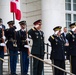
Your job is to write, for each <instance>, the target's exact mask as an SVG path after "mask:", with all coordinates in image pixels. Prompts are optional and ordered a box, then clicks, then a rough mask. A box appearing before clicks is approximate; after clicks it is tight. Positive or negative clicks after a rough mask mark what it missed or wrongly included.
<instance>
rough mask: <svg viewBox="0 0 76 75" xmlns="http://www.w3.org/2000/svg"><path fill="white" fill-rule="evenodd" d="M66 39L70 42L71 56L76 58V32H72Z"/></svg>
mask: <svg viewBox="0 0 76 75" xmlns="http://www.w3.org/2000/svg"><path fill="white" fill-rule="evenodd" d="M66 38H67V39H68V41H69V54H70V55H73V56H76V34H74V32H72V31H70V32H69V33H68V34H67V36H66Z"/></svg>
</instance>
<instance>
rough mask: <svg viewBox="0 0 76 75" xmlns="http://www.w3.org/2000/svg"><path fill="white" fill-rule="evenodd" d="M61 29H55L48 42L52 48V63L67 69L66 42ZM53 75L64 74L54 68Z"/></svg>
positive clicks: (58, 27)
mask: <svg viewBox="0 0 76 75" xmlns="http://www.w3.org/2000/svg"><path fill="white" fill-rule="evenodd" d="M61 28H62V27H61V26H56V27H55V28H53V30H54V34H53V35H52V36H50V37H49V39H48V40H49V42H50V43H51V47H52V51H51V56H50V59H51V60H52V63H53V64H54V65H56V66H58V67H60V68H63V69H65V55H64V40H63V37H62V36H61ZM53 75H64V72H63V71H60V70H58V69H56V68H54V67H53Z"/></svg>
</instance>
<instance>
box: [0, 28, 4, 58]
mask: <svg viewBox="0 0 76 75" xmlns="http://www.w3.org/2000/svg"><path fill="white" fill-rule="evenodd" d="M0 43H2V29H0ZM0 57H1V58H4V47H3V46H0Z"/></svg>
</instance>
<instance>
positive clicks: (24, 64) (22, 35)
mask: <svg viewBox="0 0 76 75" xmlns="http://www.w3.org/2000/svg"><path fill="white" fill-rule="evenodd" d="M19 24H20V27H21V29H20V30H19V31H18V32H17V36H18V48H19V51H20V60H21V75H28V74H27V73H28V67H29V57H28V55H29V54H28V50H29V48H28V43H27V41H28V40H27V31H26V21H20V22H19Z"/></svg>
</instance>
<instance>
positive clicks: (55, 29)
mask: <svg viewBox="0 0 76 75" xmlns="http://www.w3.org/2000/svg"><path fill="white" fill-rule="evenodd" d="M61 28H62V27H61V26H56V27H54V28H53V30H54V31H58V30H61Z"/></svg>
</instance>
